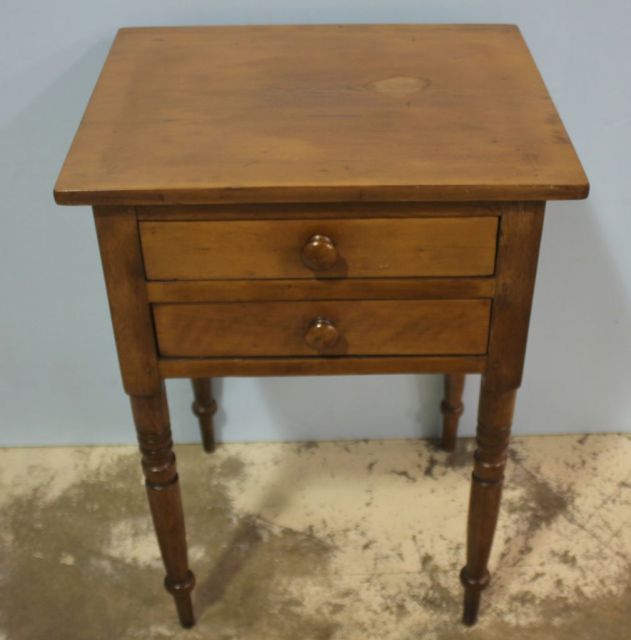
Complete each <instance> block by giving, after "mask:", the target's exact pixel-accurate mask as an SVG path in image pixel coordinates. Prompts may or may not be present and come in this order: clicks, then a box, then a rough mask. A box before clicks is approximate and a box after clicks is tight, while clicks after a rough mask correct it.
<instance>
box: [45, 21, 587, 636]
mask: <svg viewBox="0 0 631 640" xmlns="http://www.w3.org/2000/svg"><path fill="white" fill-rule="evenodd" d="M588 189H589V187H588V182H587V179H586V177H585V174H584V172H583V169H582V168H581V165H580V162H579V160H578V159H577V157H576V154H575V152H574V149H573V147H572V145H571V143H570V140H569V139H568V136H567V133H566V132H565V129H564V127H563V124H562V123H561V120H560V119H559V116H558V114H557V112H556V110H555V108H554V105H553V104H552V101H551V100H550V97H549V95H548V93H547V91H546V88H545V86H544V84H543V82H542V80H541V77H540V76H539V73H538V71H537V68H536V67H535V64H534V62H533V60H532V58H531V56H530V53H529V52H528V49H527V47H526V44H525V43H524V41H523V39H522V37H521V35H520V33H519V31H518V29H517V28H516V27H514V26H505V25H471V26H438V25H431V26H427V25H423V26H421V25H405V26H402V25H399V26H392V25H390V26H382V25H371V26H361V25H356V26H333V25H332V26H275V27H199V28H146V29H123V30H121V31H119V33H118V35H117V36H116V39H115V41H114V44H113V46H112V49H111V51H110V54H109V56H108V58H107V62H106V63H105V66H104V68H103V71H102V73H101V76H100V78H99V80H98V83H97V85H96V88H95V90H94V93H93V95H92V98H91V100H90V103H89V105H88V107H87V110H86V112H85V115H84V118H83V120H82V122H81V126H80V127H79V130H78V132H77V134H76V137H75V139H74V142H73V144H72V147H71V149H70V152H69V154H68V157H67V158H66V161H65V164H64V166H63V169H62V171H61V175H60V177H59V180H58V182H57V185H56V188H55V199H56V201H57V202H58V203H59V204H67V205H91V206H92V207H93V210H94V217H95V221H96V230H97V235H98V241H99V246H100V252H101V258H102V262H103V270H104V272H105V281H106V285H107V293H108V297H109V304H110V310H111V315H112V322H113V326H114V334H115V337H116V345H117V349H118V356H119V361H120V368H121V374H122V380H123V385H124V388H125V391H126V392H127V393H128V394H129V396H130V399H131V406H132V411H133V416H134V421H135V424H136V429H137V432H138V439H139V442H140V450H141V452H142V466H143V469H144V474H145V477H146V486H147V494H148V496H149V505H150V508H151V514H152V516H153V521H154V524H155V529H156V533H157V537H158V541H159V544H160V550H161V553H162V557H163V560H164V565H165V567H166V574H167V575H166V580H165V585H166V588H167V590H168V591H169V592H170V593H171V594H172V595H173V596H174V598H175V602H176V605H177V611H178V614H179V617H180V621H181V623H182V624H183V625H184V626H190V625H192V624H194V615H193V609H192V604H191V590H192V589H193V585H194V577H193V573H192V572H191V571H190V569H189V566H188V560H187V550H186V539H185V530H184V517H183V513H182V506H181V500H180V489H179V485H178V475H177V471H176V466H175V456H174V455H173V451H172V441H171V431H170V428H169V416H168V410H167V400H166V396H165V391H164V379H165V378H173V377H189V378H191V379H192V380H193V387H194V394H195V402H194V404H193V410H194V411H195V413H196V414H197V415H198V416H199V419H200V424H201V430H202V436H203V440H204V446H205V448H206V449H207V450H208V451H212V449H213V448H214V437H213V430H212V415H213V413H214V411H215V409H216V405H215V402H214V400H213V397H212V392H211V383H210V379H211V377H213V376H246V375H253V376H265V375H329V374H369V373H444V374H446V377H445V400H444V401H443V404H442V410H443V413H444V433H443V445H444V446H445V447H446V448H447V449H450V448H453V446H454V442H455V437H456V430H457V423H458V417H459V415H460V414H461V413H462V401H461V398H462V391H463V385H464V376H465V374H467V373H479V374H482V375H483V378H482V387H481V394H480V406H479V421H478V433H477V443H478V446H477V450H476V452H475V456H474V458H475V460H474V469H473V480H472V487H471V500H470V505H469V522H468V531H467V558H466V565H465V567H464V569H463V570H462V573H461V580H462V583H463V585H464V588H465V599H464V621H465V623H467V624H473V623H474V622H475V620H476V618H477V614H478V608H479V602H480V593H481V591H482V590H483V589H484V588H485V587H486V586H487V585H488V583H489V572H488V570H487V562H488V558H489V553H490V550H491V544H492V541H493V534H494V531H495V526H496V522H497V517H498V511H499V505H500V495H501V490H502V480H503V476H504V467H505V463H506V451H507V445H508V440H509V433H510V428H511V421H512V416H513V407H514V404H515V395H516V390H517V388H518V387H519V386H520V383H521V379H522V368H523V362H524V355H525V350H526V338H527V333H528V321H529V316H530V308H531V302H532V295H533V288H534V283H535V272H536V268H537V257H538V248H539V240H540V236H541V230H542V224H543V216H544V207H545V202H546V201H547V200H558V199H578V198H585V197H586V196H587V193H588ZM419 516H420V514H419ZM246 606H247V605H246Z"/></svg>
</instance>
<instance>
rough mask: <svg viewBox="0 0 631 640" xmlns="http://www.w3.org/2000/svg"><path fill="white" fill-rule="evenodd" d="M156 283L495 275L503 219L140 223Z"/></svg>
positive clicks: (148, 268)
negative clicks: (496, 248) (497, 248)
mask: <svg viewBox="0 0 631 640" xmlns="http://www.w3.org/2000/svg"><path fill="white" fill-rule="evenodd" d="M140 236H141V241H142V250H143V254H144V260H145V269H146V274H147V278H148V279H150V280H208V279H254V278H260V279H273V278H313V277H318V278H340V277H351V278H368V277H414V276H417V277H418V276H487V275H491V274H492V273H493V272H494V268H495V247H496V239H497V238H496V236H497V218H495V217H490V216H485V217H458V218H448V217H447V218H445V217H441V218H390V219H387V220H386V219H379V218H378V219H345V220H339V219H337V220H335V219H334V220H324V219H322V220H238V221H229V222H227V221H188V222H186V221H183V222H180V221H177V222H176V221H173V222H155V221H144V222H141V223H140Z"/></svg>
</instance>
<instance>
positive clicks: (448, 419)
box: [440, 373, 465, 451]
mask: <svg viewBox="0 0 631 640" xmlns="http://www.w3.org/2000/svg"><path fill="white" fill-rule="evenodd" d="M464 380H465V374H464V373H448V374H446V375H445V398H444V400H443V401H442V403H441V405H440V410H441V412H442V414H443V437H442V441H441V446H442V448H443V449H444V450H445V451H453V450H454V449H455V447H456V436H457V435H458V422H459V420H460V416H461V415H462V413H463V411H464V404H462V393H463V391H464Z"/></svg>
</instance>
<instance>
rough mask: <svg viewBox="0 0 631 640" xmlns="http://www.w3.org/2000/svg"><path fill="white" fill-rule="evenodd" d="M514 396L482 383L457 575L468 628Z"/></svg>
mask: <svg viewBox="0 0 631 640" xmlns="http://www.w3.org/2000/svg"><path fill="white" fill-rule="evenodd" d="M516 393H517V391H516V389H510V390H504V391H499V390H498V391H496V390H491V389H488V388H486V384H485V381H484V380H483V381H482V389H481V392H480V408H479V413H478V430H477V449H476V451H475V463H474V469H473V475H472V481H471V497H470V502H469V521H468V525H467V564H466V565H465V567H464V569H463V570H462V572H461V574H460V579H461V581H462V584H463V585H464V588H465V596H464V615H463V621H464V623H465V624H467V625H473V624H475V622H476V620H477V617H478V609H479V607H480V595H481V593H482V591H483V590H484V589H485V588H486V587H487V586H488V584H489V580H490V575H489V571H488V569H487V564H488V560H489V555H490V553H491V546H492V544H493V536H494V534H495V527H496V525H497V517H498V514H499V508H500V500H501V496H502V485H503V482H504V468H505V466H506V456H507V449H508V441H509V437H510V428H511V423H512V420H513V409H514V406H515V396H516Z"/></svg>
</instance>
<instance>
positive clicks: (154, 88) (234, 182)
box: [55, 25, 589, 205]
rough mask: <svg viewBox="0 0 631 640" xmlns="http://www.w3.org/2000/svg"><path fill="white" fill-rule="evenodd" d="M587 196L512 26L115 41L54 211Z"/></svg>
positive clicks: (202, 33) (162, 32) (157, 35)
mask: <svg viewBox="0 0 631 640" xmlns="http://www.w3.org/2000/svg"><path fill="white" fill-rule="evenodd" d="M588 189H589V186H588V182H587V178H586V177H585V174H584V172H583V169H582V167H581V164H580V161H579V160H578V158H577V156H576V153H575V151H574V149H573V147H572V144H571V142H570V140H569V139H568V135H567V133H566V131H565V129H564V127H563V124H562V123H561V120H560V118H559V116H558V114H557V112H556V109H555V107H554V105H553V103H552V101H551V99H550V97H549V95H548V92H547V90H546V88H545V85H544V83H543V81H542V79H541V77H540V75H539V72H538V71H537V68H536V66H535V64H534V62H533V59H532V57H531V55H530V53H529V51H528V48H527V46H526V44H525V42H524V40H523V38H522V36H521V34H520V32H519V30H518V29H517V28H516V27H514V26H510V25H344V26H340V25H326V26H324V25H318V26H315V25H314V26H269V27H268V26H260V27H182V28H180V27H174V28H134V29H122V30H120V31H119V32H118V34H117V36H116V39H115V41H114V43H113V45H112V49H111V51H110V54H109V56H108V58H107V61H106V63H105V66H104V68H103V71H102V73H101V76H100V78H99V80H98V83H97V85H96V88H95V90H94V93H93V95H92V98H91V99H90V102H89V105H88V107H87V109H86V112H85V115H84V117H83V120H82V122H81V125H80V127H79V130H78V132H77V134H76V137H75V139H74V142H73V144H72V147H71V149H70V152H69V154H68V157H67V158H66V161H65V164H64V167H63V169H62V171H61V175H60V177H59V179H58V182H57V185H56V187H55V199H56V201H57V202H58V203H60V204H112V205H126V204H129V205H133V204H150V203H153V204H167V203H179V204H186V203H193V204H194V203H224V202H231V203H235V202H236V203H239V202H327V201H368V200H370V201H406V200H407V201H410V200H416V201H441V200H442V201H446V200H455V201H458V200H548V199H575V198H583V197H586V196H587V193H588Z"/></svg>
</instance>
